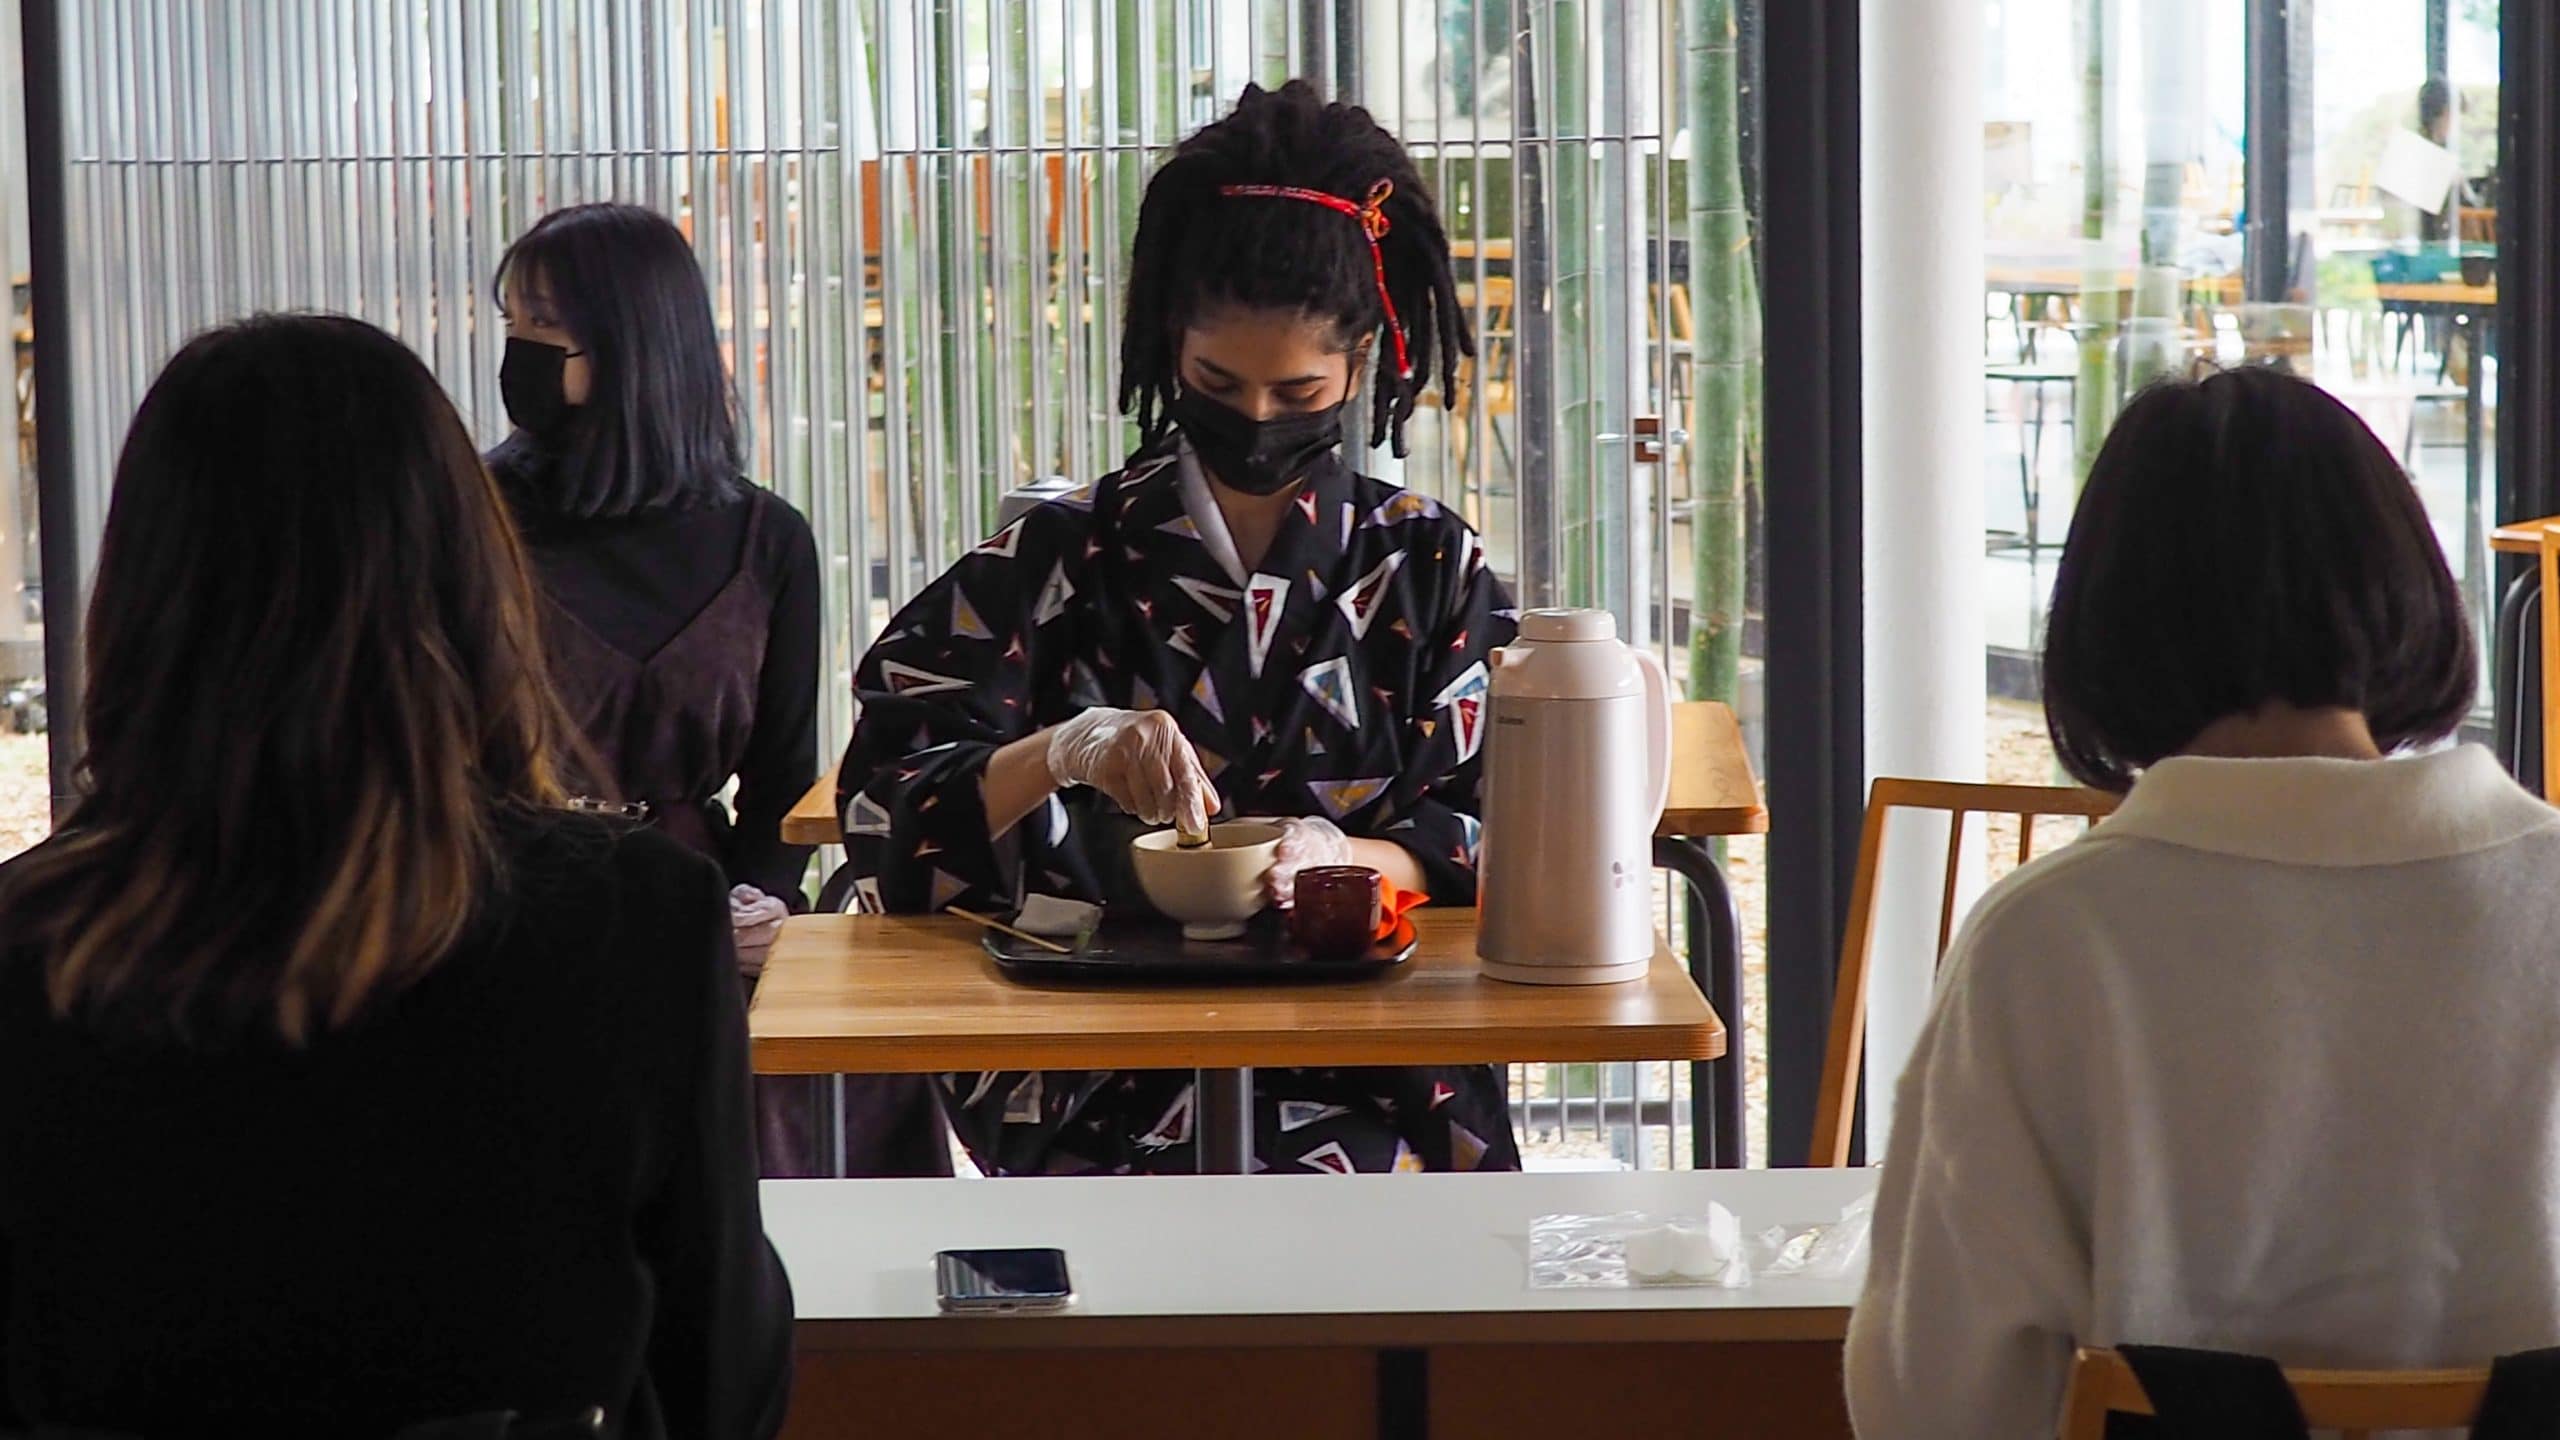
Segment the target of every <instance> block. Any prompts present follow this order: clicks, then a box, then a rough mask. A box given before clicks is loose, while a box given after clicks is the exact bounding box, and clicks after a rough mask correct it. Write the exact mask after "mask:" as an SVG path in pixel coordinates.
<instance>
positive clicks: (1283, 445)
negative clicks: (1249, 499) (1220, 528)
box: [1170, 389, 1348, 495]
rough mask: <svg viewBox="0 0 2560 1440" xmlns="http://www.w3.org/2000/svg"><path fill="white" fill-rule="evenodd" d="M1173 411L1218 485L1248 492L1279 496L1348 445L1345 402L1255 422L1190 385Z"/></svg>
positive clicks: (1175, 418) (1174, 399) (1248, 493)
mask: <svg viewBox="0 0 2560 1440" xmlns="http://www.w3.org/2000/svg"><path fill="white" fill-rule="evenodd" d="M1343 403H1348V402H1343ZM1170 413H1171V414H1172V416H1173V423H1174V424H1176V425H1179V426H1181V427H1182V433H1183V434H1184V435H1185V436H1187V437H1189V439H1190V441H1191V448H1192V449H1193V450H1194V451H1196V452H1197V453H1198V454H1199V456H1200V463H1201V464H1202V465H1204V466H1206V467H1207V468H1208V471H1209V473H1210V474H1211V475H1214V476H1216V477H1217V479H1218V483H1219V484H1221V485H1224V486H1226V487H1227V488H1229V489H1231V490H1241V491H1243V492H1244V493H1245V494H1247V495H1277V494H1279V493H1280V492H1281V491H1283V490H1286V489H1288V488H1289V487H1290V486H1291V485H1293V484H1296V483H1297V481H1298V480H1299V478H1300V477H1301V476H1304V475H1305V474H1306V473H1307V471H1308V470H1309V469H1311V468H1313V467H1314V465H1315V463H1316V462H1317V461H1318V460H1321V459H1323V458H1324V454H1325V452H1326V451H1328V450H1331V449H1332V448H1333V447H1335V446H1336V445H1339V444H1341V443H1342V404H1334V405H1330V406H1327V407H1326V408H1324V409H1322V410H1311V411H1308V412H1307V413H1305V414H1301V415H1274V416H1272V417H1271V418H1270V419H1268V420H1255V419H1251V418H1249V417H1247V416H1246V415H1245V413H1244V412H1243V411H1241V410H1238V409H1236V408H1235V407H1234V406H1232V405H1222V404H1220V403H1218V402H1217V401H1215V400H1212V399H1210V398H1209V397H1208V396H1206V395H1203V394H1201V393H1200V392H1199V391H1197V390H1191V389H1185V390H1184V391H1182V392H1181V393H1180V394H1178V395H1176V396H1174V397H1173V406H1172V410H1171V412H1170Z"/></svg>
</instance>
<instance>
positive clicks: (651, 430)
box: [489, 205, 746, 519]
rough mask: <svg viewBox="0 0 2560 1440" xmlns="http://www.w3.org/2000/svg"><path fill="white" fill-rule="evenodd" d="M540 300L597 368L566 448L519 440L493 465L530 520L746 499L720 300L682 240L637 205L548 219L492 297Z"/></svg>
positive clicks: (508, 264)
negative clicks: (717, 308)
mask: <svg viewBox="0 0 2560 1440" xmlns="http://www.w3.org/2000/svg"><path fill="white" fill-rule="evenodd" d="M510 279H512V280H513V281H515V283H516V286H517V288H518V289H519V290H521V291H528V292H532V291H538V292H540V293H541V294H542V295H543V296H544V297H545V298H546V299H547V301H548V302H549V304H550V307H551V309H552V311H553V313H555V314H557V315H558V316H559V317H560V323H561V325H562V326H563V327H564V328H566V329H567V330H568V332H569V333H570V334H572V335H574V336H576V337H577V338H578V344H579V347H580V348H581V349H582V350H584V351H585V353H586V360H587V398H586V403H585V404H583V405H578V406H574V407H572V408H571V410H570V412H569V414H570V420H569V424H568V427H567V430H566V432H565V433H564V435H563V436H562V438H561V440H560V442H559V448H558V450H557V452H556V453H554V452H553V451H552V450H551V449H549V448H548V447H546V446H544V445H541V444H539V443H537V442H536V441H535V440H534V438H533V437H532V436H531V435H528V434H525V433H524V432H523V431H518V432H516V433H515V434H513V435H510V436H508V437H507V439H506V442H505V443H504V444H502V445H500V446H499V447H498V448H497V449H496V450H495V451H493V452H491V453H490V456H489V468H490V469H491V470H492V471H493V472H495V473H496V475H497V477H498V481H499V483H500V484H501V485H502V486H504V487H505V489H506V492H507V498H508V499H509V500H511V501H513V502H514V503H515V505H516V507H517V510H518V512H519V513H520V514H522V515H524V516H525V517H527V518H528V519H538V518H541V517H544V516H551V515H566V516H576V517H594V516H608V515H631V514H636V513H638V512H641V511H644V510H681V509H687V508H690V507H693V506H696V505H701V504H705V503H713V502H717V501H719V500H723V499H727V498H729V497H732V496H735V495H740V494H743V493H745V487H746V481H745V479H744V474H743V469H744V467H743V465H742V464H741V462H740V459H739V452H738V427H737V422H736V419H735V417H734V416H733V414H732V413H731V408H730V395H729V378H728V374H727V372H726V371H724V370H723V369H722V368H721V363H720V333H719V329H718V327H717V326H716V325H714V323H713V322H712V318H711V292H710V290H709V289H708V288H707V287H706V286H705V285H704V284H703V281H702V266H701V265H700V264H699V263H698V262H697V261H695V259H694V257H693V247H692V246H690V245H688V244H687V243H685V238H684V232H683V231H681V230H678V229H677V228H676V227H675V226H674V225H673V224H672V223H670V222H669V221H668V220H667V218H666V217H665V216H663V215H660V214H659V213H657V212H656V211H654V210H644V209H642V208H641V207H639V206H637V205H574V206H571V207H570V208H568V209H566V210H555V211H553V212H552V213H550V214H548V215H545V216H544V217H542V219H541V220H540V221H539V222H537V223H536V224H535V225H534V227H533V228H532V229H530V230H527V231H526V232H525V233H524V234H523V235H522V236H520V237H518V238H517V240H516V242H515V243H514V244H513V245H510V246H508V247H507V253H506V254H505V255H504V256H502V257H500V259H499V261H498V273H497V275H496V276H495V277H494V278H493V279H492V280H491V282H490V288H491V291H492V292H493V293H494V294H495V296H496V298H497V301H498V303H499V304H500V305H502V306H503V305H504V304H506V292H507V283H508V281H509V280H510Z"/></svg>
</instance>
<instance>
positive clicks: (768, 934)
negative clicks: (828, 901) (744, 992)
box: [729, 885, 791, 980]
mask: <svg viewBox="0 0 2560 1440" xmlns="http://www.w3.org/2000/svg"><path fill="white" fill-rule="evenodd" d="M790 914H791V907H790V906H788V905H785V904H783V903H782V902H781V901H779V900H777V899H775V898H773V897H772V896H770V895H767V894H766V893H764V892H763V891H761V890H759V889H757V888H756V887H754V886H753V885H737V886H732V887H731V888H730V890H729V937H730V939H731V941H732V942H734V943H735V944H736V946H737V950H738V973H739V974H741V975H744V976H746V977H747V978H748V979H750V980H753V979H755V978H756V977H757V976H759V975H762V974H763V973H764V960H765V956H766V955H767V954H769V953H770V952H771V951H772V949H773V942H774V940H775V938H776V937H778V936H780V935H781V934H782V922H783V921H784V920H785V919H787V918H789V917H790Z"/></svg>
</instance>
